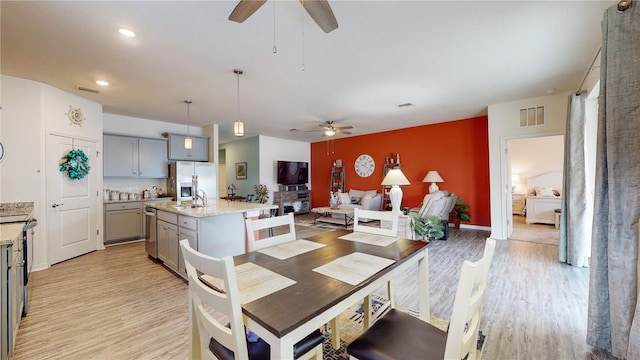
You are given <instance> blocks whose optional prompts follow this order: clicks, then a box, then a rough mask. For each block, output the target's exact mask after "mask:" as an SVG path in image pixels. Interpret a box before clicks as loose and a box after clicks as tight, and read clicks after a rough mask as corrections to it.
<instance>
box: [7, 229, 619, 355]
mask: <svg viewBox="0 0 640 360" xmlns="http://www.w3.org/2000/svg"><path fill="white" fill-rule="evenodd" d="M297 228H298V236H299V237H304V236H309V235H312V234H314V233H317V232H318V231H319V230H317V229H314V228H310V227H301V226H298V227H297ZM488 235H489V233H488V232H485V231H475V230H465V229H462V230H452V231H451V233H450V237H449V240H447V241H434V242H433V243H432V244H430V245H429V274H430V276H429V277H430V290H431V291H430V297H431V308H432V310H431V311H432V315H434V316H436V317H438V318H440V319H444V320H448V319H449V318H450V315H451V308H452V306H453V298H454V295H455V290H456V286H457V281H458V277H459V273H460V269H461V266H462V261H463V260H467V259H469V260H474V259H477V258H479V257H480V256H481V254H482V250H483V247H484V242H485V238H486V237H487V236H488ZM556 258H557V246H554V245H543V244H537V243H531V242H523V241H502V242H498V244H497V247H496V255H495V257H494V262H493V265H492V269H491V279H490V284H489V288H488V293H487V298H486V302H485V308H484V316H483V321H482V326H481V328H482V330H483V332H484V333H485V334H486V335H487V342H486V344H485V346H486V347H485V352H484V358H485V359H505V360H507V359H591V358H593V359H606V358H607V357H606V356H605V355H602V354H599V353H597V352H595V351H594V352H592V351H591V349H590V347H589V346H588V345H587V344H586V342H585V337H586V319H587V305H586V304H587V294H588V277H589V269H584V268H574V267H571V266H566V265H562V264H560V263H558V261H557V260H556ZM416 273H417V269H411V270H410V271H408V272H407V273H405V274H403V277H402V278H399V279H398V281H397V296H398V299H397V300H398V301H397V302H398V304H399V306H401V307H405V308H409V309H416V308H417V289H416V288H415V282H413V280H412V279H414V276H415V274H416ZM31 292H32V296H31V308H30V312H29V315H28V316H27V317H26V318H24V319H23V321H22V323H21V325H20V329H19V332H18V338H17V346H16V353H15V356H14V359H16V360H22V359H185V358H187V354H188V337H187V326H188V315H187V285H186V283H185V282H184V281H183V280H182V279H180V278H177V277H176V276H174V275H172V274H171V273H170V272H169V271H167V270H166V269H164V268H163V267H162V266H161V265H159V264H157V263H155V262H153V261H152V260H150V259H149V258H148V257H147V255H146V253H145V252H144V245H143V243H140V242H139V243H133V244H127V245H119V246H113V247H109V248H107V249H106V250H103V251H98V252H94V253H91V254H88V255H84V256H81V257H78V258H75V259H72V260H69V261H66V262H64V263H60V264H58V265H55V266H53V267H51V268H49V269H47V270H43V271H39V272H35V273H33V274H32V279H31Z"/></svg>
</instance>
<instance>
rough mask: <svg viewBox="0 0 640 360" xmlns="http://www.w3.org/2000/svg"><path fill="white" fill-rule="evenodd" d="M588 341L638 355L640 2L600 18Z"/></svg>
mask: <svg viewBox="0 0 640 360" xmlns="http://www.w3.org/2000/svg"><path fill="white" fill-rule="evenodd" d="M601 65H602V66H601V70H600V72H601V75H600V76H601V77H600V82H601V83H600V107H599V114H598V116H599V119H598V140H597V141H598V146H597V157H596V189H595V207H594V223H593V238H592V249H591V269H590V270H591V279H590V283H589V320H588V325H587V342H588V343H589V344H590V345H592V346H595V347H598V348H600V349H604V350H606V351H609V352H610V353H611V354H612V355H613V356H615V357H618V358H626V359H640V303H639V301H638V288H639V284H638V282H639V276H638V275H639V270H638V269H639V268H640V264H639V263H638V248H639V246H638V217H639V216H640V211H639V209H638V205H639V203H640V184H639V181H640V4H638V2H634V3H633V6H632V7H631V9H630V10H628V11H626V12H624V13H618V12H616V9H615V6H614V7H611V8H609V9H608V10H607V11H606V12H605V14H604V19H603V22H602V64H601Z"/></svg>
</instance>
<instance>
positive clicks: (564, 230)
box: [558, 91, 593, 267]
mask: <svg viewBox="0 0 640 360" xmlns="http://www.w3.org/2000/svg"><path fill="white" fill-rule="evenodd" d="M586 101H587V92H586V91H583V92H580V93H577V94H571V95H569V106H568V114H567V127H566V132H565V140H564V176H563V178H564V181H563V184H562V203H561V204H562V205H561V211H562V216H561V217H560V242H559V245H558V257H559V259H560V261H562V262H566V263H568V264H570V265H573V266H580V267H586V266H589V256H590V251H589V250H590V249H589V245H590V244H591V228H590V226H591V218H592V214H593V213H592V211H590V209H591V201H590V198H589V196H588V195H589V193H590V192H589V191H587V174H586V161H587V160H586V158H587V154H586V152H587V149H586V147H585V139H586V137H587V129H586V115H585V112H586V111H585V108H586V107H585V103H586Z"/></svg>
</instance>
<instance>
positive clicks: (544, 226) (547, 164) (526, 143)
mask: <svg viewBox="0 0 640 360" xmlns="http://www.w3.org/2000/svg"><path fill="white" fill-rule="evenodd" d="M508 153H509V168H510V180H511V201H510V207H511V211H510V212H509V214H510V218H509V219H507V220H508V222H509V225H510V226H509V239H511V240H521V241H530V242H537V243H542V244H551V245H557V244H558V240H559V232H558V229H557V228H556V211H555V210H556V209H560V206H561V204H560V201H561V198H562V197H561V194H562V183H563V168H564V135H549V136H537V137H528V138H514V139H510V140H509V141H508Z"/></svg>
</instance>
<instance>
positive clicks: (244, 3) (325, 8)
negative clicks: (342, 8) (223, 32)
mask: <svg viewBox="0 0 640 360" xmlns="http://www.w3.org/2000/svg"><path fill="white" fill-rule="evenodd" d="M266 1H267V0H240V2H239V3H238V5H236V7H235V8H234V9H233V11H232V12H231V15H229V20H231V21H235V22H239V23H241V22H244V21H245V20H247V19H248V18H249V16H251V15H253V13H254V12H256V11H257V10H258V9H259V8H260V7H261V6H262V5H264V3H265V2H266ZM300 3H301V4H302V6H303V7H304V9H305V10H307V13H309V15H310V16H311V18H312V19H313V21H315V22H316V24H318V26H320V28H321V29H322V30H323V31H324V32H325V33H329V32H331V31H333V30H335V29H337V28H338V21H337V20H336V17H335V16H334V15H333V11H332V10H331V6H330V5H329V2H328V1H327V0H300Z"/></svg>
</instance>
